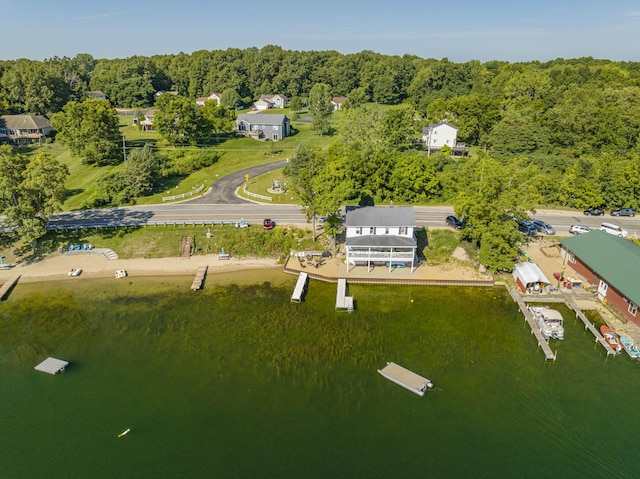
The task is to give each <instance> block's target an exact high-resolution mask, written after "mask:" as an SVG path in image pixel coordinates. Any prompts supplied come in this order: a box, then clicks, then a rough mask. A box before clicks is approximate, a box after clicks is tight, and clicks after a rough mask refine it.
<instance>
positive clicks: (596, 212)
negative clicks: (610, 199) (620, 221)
mask: <svg viewBox="0 0 640 479" xmlns="http://www.w3.org/2000/svg"><path fill="white" fill-rule="evenodd" d="M583 213H584V214H585V215H586V216H604V208H587V209H586V210H584V212H583Z"/></svg>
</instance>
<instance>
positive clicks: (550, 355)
mask: <svg viewBox="0 0 640 479" xmlns="http://www.w3.org/2000/svg"><path fill="white" fill-rule="evenodd" d="M509 294H511V297H512V298H513V300H514V301H515V302H516V303H518V306H519V307H520V312H521V313H522V314H524V319H525V320H526V321H527V323H529V326H530V327H531V334H533V335H534V336H535V337H536V339H537V340H538V346H539V347H540V348H541V349H542V351H543V352H544V359H545V360H552V361H555V360H556V355H555V353H554V352H553V351H552V350H551V346H549V341H547V339H546V338H545V337H544V336H543V335H542V333H541V332H540V330H539V329H538V327H537V326H536V325H535V322H534V320H533V315H532V314H531V312H530V311H529V309H528V308H527V305H526V303H525V302H524V300H523V299H522V297H521V296H520V295H519V294H518V293H516V292H515V291H513V290H511V289H510V290H509Z"/></svg>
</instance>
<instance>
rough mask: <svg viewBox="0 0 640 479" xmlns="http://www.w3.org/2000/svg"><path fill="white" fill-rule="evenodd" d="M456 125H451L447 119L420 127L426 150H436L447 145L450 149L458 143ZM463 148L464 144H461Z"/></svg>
mask: <svg viewBox="0 0 640 479" xmlns="http://www.w3.org/2000/svg"><path fill="white" fill-rule="evenodd" d="M457 137H458V127H457V126H453V125H452V124H451V123H449V122H448V121H446V120H445V121H441V122H440V123H432V124H430V125H429V126H425V127H424V128H423V129H422V141H423V143H424V144H425V147H426V149H427V151H429V152H432V151H438V150H439V149H440V148H442V147H443V146H445V145H446V146H448V147H449V148H451V149H452V150H453V149H454V148H455V147H457V146H458V147H459V146H460V145H459V144H458V142H457ZM461 146H462V147H463V148H464V145H463V144H462V145H461Z"/></svg>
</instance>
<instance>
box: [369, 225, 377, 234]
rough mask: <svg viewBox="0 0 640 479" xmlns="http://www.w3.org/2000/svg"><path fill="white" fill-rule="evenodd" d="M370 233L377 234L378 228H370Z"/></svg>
mask: <svg viewBox="0 0 640 479" xmlns="http://www.w3.org/2000/svg"><path fill="white" fill-rule="evenodd" d="M369 234H370V235H374V234H376V229H375V228H374V227H373V226H372V227H371V228H369Z"/></svg>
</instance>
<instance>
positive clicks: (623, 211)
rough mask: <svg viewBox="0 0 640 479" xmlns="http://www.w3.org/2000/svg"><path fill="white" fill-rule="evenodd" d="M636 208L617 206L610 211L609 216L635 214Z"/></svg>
mask: <svg viewBox="0 0 640 479" xmlns="http://www.w3.org/2000/svg"><path fill="white" fill-rule="evenodd" d="M635 215H636V210H634V209H633V208H618V209H617V210H613V211H612V212H611V216H635Z"/></svg>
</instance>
